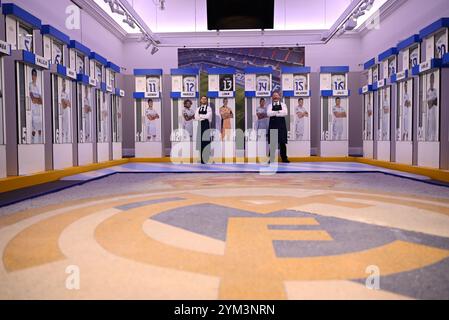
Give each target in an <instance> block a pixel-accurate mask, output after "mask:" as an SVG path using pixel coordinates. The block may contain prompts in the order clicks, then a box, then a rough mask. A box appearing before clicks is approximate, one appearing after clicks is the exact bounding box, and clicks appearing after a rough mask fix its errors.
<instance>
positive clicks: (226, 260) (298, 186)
mask: <svg viewBox="0 0 449 320" xmlns="http://www.w3.org/2000/svg"><path fill="white" fill-rule="evenodd" d="M130 165H131V164H127V165H125V168H126V170H130V171H134V172H138V170H142V166H141V165H140V164H132V165H131V166H130ZM158 166H162V165H160V164H158ZM317 166H318V165H317ZM317 166H314V169H316V168H317ZM323 166H328V167H327V168H326V170H329V169H332V171H334V172H332V173H331V172H316V173H307V172H303V173H301V174H298V173H288V172H285V173H283V174H276V175H267V174H265V175H262V174H258V173H254V172H250V173H244V174H242V173H240V174H237V173H232V172H228V173H221V174H219V173H214V172H201V173H199V172H196V173H184V174H177V173H148V174H145V173H141V174H114V175H109V176H108V175H107V174H104V175H103V173H104V172H102V173H101V174H99V173H98V172H97V176H96V178H98V177H104V178H102V179H97V180H91V179H93V177H92V176H95V173H91V176H90V177H89V178H88V179H87V177H86V179H87V182H86V183H85V184H83V185H79V186H74V187H72V188H69V189H65V190H62V191H59V192H56V193H51V194H47V195H44V196H41V197H38V198H33V199H30V200H26V201H22V202H20V203H16V204H14V205H11V206H7V207H3V208H0V252H1V257H2V259H1V263H0V283H1V284H2V286H1V288H0V298H1V299H53V298H57V299H410V298H411V299H449V188H447V187H445V186H437V185H432V184H428V183H423V182H421V181H419V177H413V180H412V179H410V177H407V178H403V177H398V176H393V175H386V174H383V173H379V172H372V171H370V170H368V169H367V170H366V171H364V172H359V173H345V172H341V173H338V172H335V171H337V170H336V167H337V165H334V164H326V165H324V164H323ZM332 166H335V167H334V168H330V167H332ZM340 169H342V167H340ZM344 169H345V170H342V171H348V168H344ZM352 169H354V168H352ZM108 170H110V171H109V174H111V173H115V171H117V168H112V169H107V170H106V171H108ZM358 170H360V171H362V168H359V169H358ZM314 171H315V170H314ZM415 178H416V179H415ZM69 179H70V178H69ZM72 179H74V178H73V177H72ZM80 180H81V179H80V177H79V176H78V177H77V178H76V180H73V181H80ZM68 181H69V180H68ZM71 270H79V275H80V277H79V280H80V289H79V290H69V289H67V286H66V285H67V281H68V279H72V278H71V276H72V274H70V272H71ZM372 270H378V271H379V272H380V289H379V290H370V289H367V288H366V286H365V282H366V279H367V277H368V276H369V272H372Z"/></svg>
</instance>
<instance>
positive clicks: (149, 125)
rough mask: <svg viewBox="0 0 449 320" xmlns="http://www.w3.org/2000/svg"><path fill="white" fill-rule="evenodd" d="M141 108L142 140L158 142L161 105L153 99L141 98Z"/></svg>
mask: <svg viewBox="0 0 449 320" xmlns="http://www.w3.org/2000/svg"><path fill="white" fill-rule="evenodd" d="M143 101H144V106H143V108H142V119H143V121H142V125H143V128H144V130H143V132H142V136H143V137H142V138H143V140H142V141H146V142H160V141H161V116H160V115H161V106H160V104H159V103H154V101H153V99H147V100H143Z"/></svg>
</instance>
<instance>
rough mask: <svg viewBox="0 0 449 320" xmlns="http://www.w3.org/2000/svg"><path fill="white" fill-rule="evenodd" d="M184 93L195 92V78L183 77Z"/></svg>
mask: <svg viewBox="0 0 449 320" xmlns="http://www.w3.org/2000/svg"><path fill="white" fill-rule="evenodd" d="M183 91H184V92H196V77H192V76H189V77H184V79H183Z"/></svg>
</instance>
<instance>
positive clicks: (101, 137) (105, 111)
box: [97, 90, 109, 143]
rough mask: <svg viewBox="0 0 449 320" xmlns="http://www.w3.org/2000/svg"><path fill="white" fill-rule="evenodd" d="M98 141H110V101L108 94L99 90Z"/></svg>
mask: <svg viewBox="0 0 449 320" xmlns="http://www.w3.org/2000/svg"><path fill="white" fill-rule="evenodd" d="M97 119H98V121H97V129H98V130H97V131H98V132H97V135H98V140H97V141H98V142H100V143H102V142H109V101H108V99H107V94H106V93H105V92H102V91H100V90H97Z"/></svg>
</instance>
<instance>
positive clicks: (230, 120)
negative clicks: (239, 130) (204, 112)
mask: <svg viewBox="0 0 449 320" xmlns="http://www.w3.org/2000/svg"><path fill="white" fill-rule="evenodd" d="M217 103H218V105H219V106H220V108H219V116H218V122H217V123H216V129H217V130H218V131H219V132H220V135H221V139H222V140H223V141H231V140H232V139H233V137H234V132H235V120H234V118H235V107H234V106H230V105H229V99H228V98H223V99H217Z"/></svg>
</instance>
